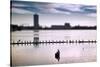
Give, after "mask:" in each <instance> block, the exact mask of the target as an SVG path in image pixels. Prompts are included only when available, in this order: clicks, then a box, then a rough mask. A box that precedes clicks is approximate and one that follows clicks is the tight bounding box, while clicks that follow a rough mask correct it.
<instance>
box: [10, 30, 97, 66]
mask: <svg viewBox="0 0 100 67" xmlns="http://www.w3.org/2000/svg"><path fill="white" fill-rule="evenodd" d="M34 37H39V41H46V40H47V41H48V40H51V41H52V40H55V41H56V40H96V30H40V31H16V32H13V33H12V42H13V41H15V42H17V41H18V40H20V41H33V40H34ZM11 49H12V62H13V63H12V64H13V65H37V64H54V63H76V62H93V61H96V44H95V43H80V44H79V43H73V44H72V43H67V44H66V43H64V44H38V46H37V47H36V46H34V45H32V44H31V45H27V46H25V45H24V46H21V45H19V46H18V45H15V46H12V48H11ZM58 49H59V50H60V60H59V62H58V60H57V59H55V53H56V52H57V50H58Z"/></svg>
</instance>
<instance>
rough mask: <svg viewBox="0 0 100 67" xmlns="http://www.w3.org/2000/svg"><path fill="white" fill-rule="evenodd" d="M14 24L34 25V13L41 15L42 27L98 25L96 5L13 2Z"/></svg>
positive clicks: (40, 22)
mask: <svg viewBox="0 0 100 67" xmlns="http://www.w3.org/2000/svg"><path fill="white" fill-rule="evenodd" d="M11 13H12V24H18V25H33V20H34V19H33V15H34V13H37V14H39V24H40V25H42V26H51V25H64V23H65V22H68V23H70V24H71V25H72V26H74V25H87V26H94V25H96V5H80V4H62V3H59V4H58V3H43V2H42V3H41V2H26V1H12V6H11Z"/></svg>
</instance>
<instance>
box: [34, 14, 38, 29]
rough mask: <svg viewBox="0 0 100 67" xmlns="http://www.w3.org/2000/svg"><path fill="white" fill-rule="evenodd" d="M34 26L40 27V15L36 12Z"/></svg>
mask: <svg viewBox="0 0 100 67" xmlns="http://www.w3.org/2000/svg"><path fill="white" fill-rule="evenodd" d="M34 28H35V29H38V28H39V15H38V14H34Z"/></svg>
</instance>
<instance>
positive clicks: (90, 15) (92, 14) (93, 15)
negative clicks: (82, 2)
mask: <svg viewBox="0 0 100 67" xmlns="http://www.w3.org/2000/svg"><path fill="white" fill-rule="evenodd" d="M87 16H89V17H96V16H97V14H96V13H91V14H87Z"/></svg>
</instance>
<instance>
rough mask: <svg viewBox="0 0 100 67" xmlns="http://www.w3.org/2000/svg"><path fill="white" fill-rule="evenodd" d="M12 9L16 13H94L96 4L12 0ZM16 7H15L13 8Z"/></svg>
mask: <svg viewBox="0 0 100 67" xmlns="http://www.w3.org/2000/svg"><path fill="white" fill-rule="evenodd" d="M11 8H12V10H13V12H16V13H29V14H30V13H35V12H36V13H61V14H74V13H77V14H85V15H90V16H92V14H93V15H95V14H96V6H93V5H80V4H57V3H43V2H25V1H12V7H11ZM15 8H16V9H15Z"/></svg>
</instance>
